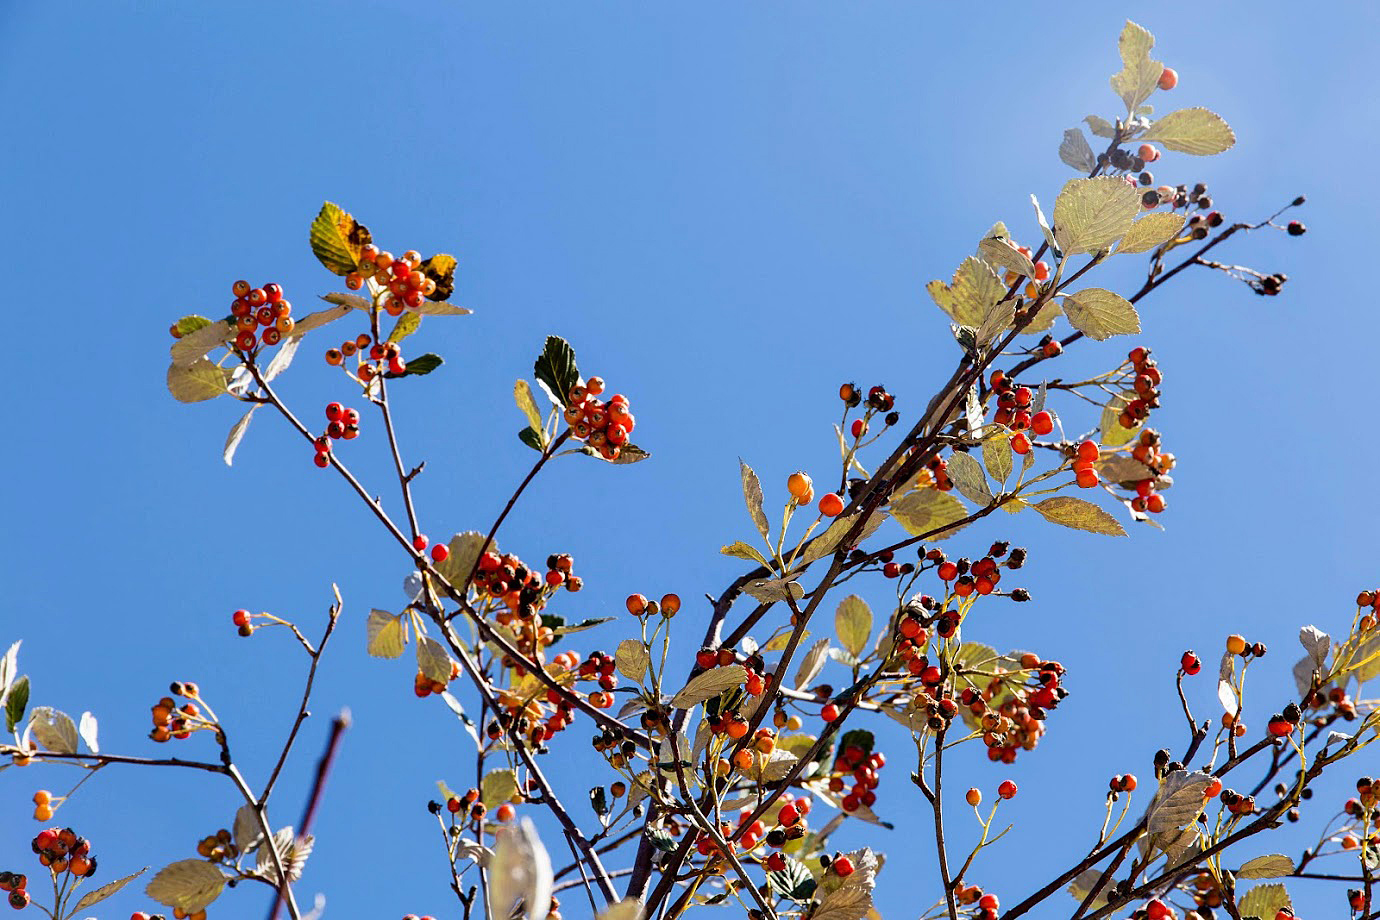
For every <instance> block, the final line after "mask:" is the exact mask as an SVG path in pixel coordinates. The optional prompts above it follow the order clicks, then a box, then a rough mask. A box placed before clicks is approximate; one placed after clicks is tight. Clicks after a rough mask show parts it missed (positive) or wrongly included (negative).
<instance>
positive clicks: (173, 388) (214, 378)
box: [168, 358, 230, 403]
mask: <svg viewBox="0 0 1380 920" xmlns="http://www.w3.org/2000/svg"><path fill="white" fill-rule="evenodd" d="M229 384H230V372H229V371H228V370H226V369H225V368H223V367H219V366H217V365H215V364H213V363H211V362H210V361H208V360H206V359H205V358H198V359H197V360H196V361H194V362H193V363H191V364H188V365H185V366H184V365H179V364H177V363H176V362H173V363H172V364H170V365H168V392H169V393H171V394H172V396H173V399H175V400H177V401H178V402H184V403H196V402H205V401H206V400H208V399H215V398H216V397H217V396H222V395H224V394H225V393H226V392H227V389H226V388H227V387H228V386H229Z"/></svg>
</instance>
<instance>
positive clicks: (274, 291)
mask: <svg viewBox="0 0 1380 920" xmlns="http://www.w3.org/2000/svg"><path fill="white" fill-rule="evenodd" d="M264 297H266V298H267V299H268V302H269V303H277V302H278V301H280V300H282V299H283V288H282V285H278V284H274V283H272V282H269V283H268V284H265V285H264Z"/></svg>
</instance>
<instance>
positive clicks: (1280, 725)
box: [1265, 703, 1303, 738]
mask: <svg viewBox="0 0 1380 920" xmlns="http://www.w3.org/2000/svg"><path fill="white" fill-rule="evenodd" d="M1302 721H1303V712H1302V711H1301V710H1300V709H1299V707H1298V704H1297V703H1290V704H1289V705H1288V706H1285V707H1284V711H1283V712H1277V713H1275V714H1274V715H1272V716H1270V720H1269V722H1267V723H1266V725H1265V729H1266V731H1268V732H1269V733H1270V734H1271V735H1273V736H1275V737H1276V738H1283V737H1286V736H1288V735H1292V734H1293V733H1294V732H1295V731H1297V730H1298V727H1299V723H1300V722H1302Z"/></svg>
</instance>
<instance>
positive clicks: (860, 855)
mask: <svg viewBox="0 0 1380 920" xmlns="http://www.w3.org/2000/svg"><path fill="white" fill-rule="evenodd" d="M865 809H866V806H863V807H860V808H859V809H858V810H857V811H856V812H854V815H855V816H856V815H857V814H860V813H862V812H863V811H864V810H865ZM866 810H867V811H868V812H870V811H871V809H866ZM844 855H845V856H847V857H848V858H849V859H850V860H851V861H852V863H853V874H852V875H849V876H848V877H847V878H842V879H841V878H839V877H838V876H836V875H826V876H824V878H822V879H821V880H820V882H819V889H818V891H817V892H816V897H817V898H818V900H819V906H818V907H816V908H815V911H814V913H812V914H811V915H810V920H862V918H863V917H865V916H867V915H868V913H869V912H870V911H871V910H872V889H873V888H875V887H876V884H877V869H878V867H879V864H878V861H877V856H876V854H874V853H873V852H872V851H871V850H870V849H868V848H866V847H864V848H863V849H861V850H854V851H853V852H851V853H846V854H844Z"/></svg>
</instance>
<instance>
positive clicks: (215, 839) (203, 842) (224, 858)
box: [196, 827, 240, 863]
mask: <svg viewBox="0 0 1380 920" xmlns="http://www.w3.org/2000/svg"><path fill="white" fill-rule="evenodd" d="M196 855H198V856H200V857H201V858H202V859H209V860H212V861H214V862H231V863H233V862H234V861H235V860H236V859H237V858H239V855H240V851H239V848H238V847H236V846H235V838H234V836H233V835H231V833H230V831H228V830H226V829H225V828H223V827H222V828H221V829H220V830H218V831H216V832H215V833H214V834H208V835H206V836H205V837H202V838H201V839H200V840H198V841H197V842H196Z"/></svg>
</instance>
